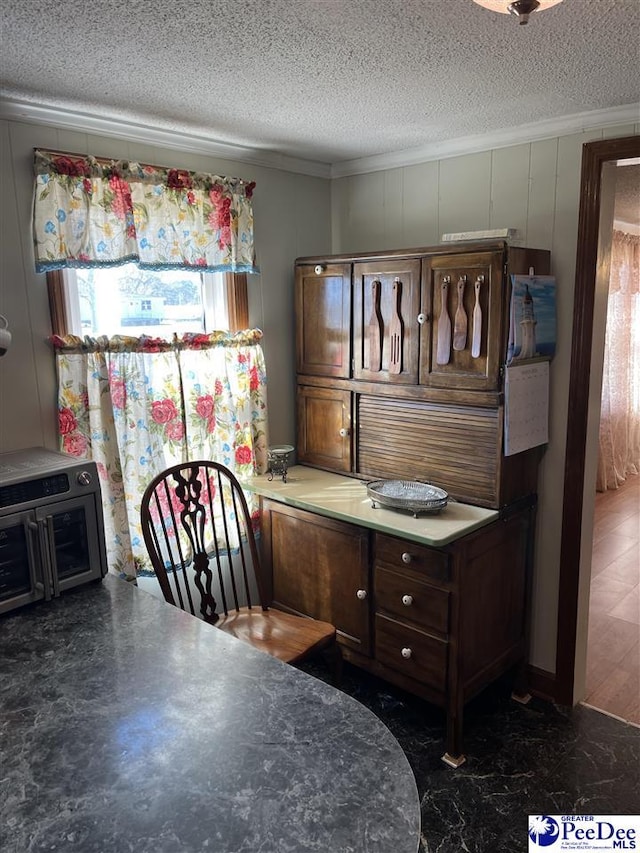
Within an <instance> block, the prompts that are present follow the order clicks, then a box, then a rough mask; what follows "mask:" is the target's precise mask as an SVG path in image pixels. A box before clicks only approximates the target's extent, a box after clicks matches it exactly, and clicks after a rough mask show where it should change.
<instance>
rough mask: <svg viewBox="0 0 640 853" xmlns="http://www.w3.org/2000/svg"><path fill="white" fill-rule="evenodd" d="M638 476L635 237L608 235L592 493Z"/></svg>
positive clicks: (639, 245) (638, 253) (639, 328)
mask: <svg viewBox="0 0 640 853" xmlns="http://www.w3.org/2000/svg"><path fill="white" fill-rule="evenodd" d="M638 473H640V237H634V236H632V235H630V234H625V233H623V232H621V231H614V232H613V242H612V247H611V274H610V280H609V299H608V307H607V330H606V338H605V353H604V370H603V376H602V400H601V410H600V442H599V455H598V475H597V481H596V488H597V490H598V491H600V492H604V491H606V490H607V489H617V488H618V487H619V486H620V485H621V484H622V483H623V482H624V481H625V480H626V479H627V477H628V476H629V475H630V474H638Z"/></svg>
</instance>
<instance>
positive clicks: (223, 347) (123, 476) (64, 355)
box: [53, 329, 268, 577]
mask: <svg viewBox="0 0 640 853" xmlns="http://www.w3.org/2000/svg"><path fill="white" fill-rule="evenodd" d="M261 337H262V333H261V332H260V331H259V330H257V329H256V330H250V331H247V332H239V333H237V334H235V335H231V334H227V333H223V332H214V333H213V334H211V335H200V334H197V335H193V334H192V335H184V336H183V337H181V338H177V337H174V339H173V340H172V341H166V340H162V339H157V338H150V337H141V338H127V337H113V338H106V337H103V338H97V339H96V338H84V339H81V338H77V337H74V336H67V337H65V338H59V337H56V338H54V339H53V343H54V346H55V349H56V361H57V369H58V403H59V428H60V438H61V447H62V450H64V451H65V452H66V453H69V454H71V455H73V456H77V457H80V458H84V459H93V460H95V462H96V463H97V466H98V471H99V475H100V483H101V488H102V504H103V510H104V523H105V536H106V544H107V560H108V564H109V568H110V570H111V571H113V572H115V573H116V574H120V575H121V576H124V577H133V576H135V575H136V574H141V573H142V574H144V573H152V569H151V565H150V563H149V561H148V557H147V553H146V549H145V546H144V542H143V539H142V533H141V527H140V502H141V499H142V495H143V493H144V490H145V488H146V486H147V484H148V483H149V482H150V481H151V479H152V478H153V477H154V476H155V475H156V474H158V473H160V472H161V471H163V470H164V469H165V468H167V467H169V466H170V465H173V464H177V463H179V462H186V461H191V460H197V459H215V460H216V461H218V462H222V463H223V464H224V465H226V466H227V467H228V468H230V469H231V470H232V471H234V472H235V474H236V476H237V477H238V478H239V479H240V480H242V478H243V477H247V476H251V475H252V474H254V473H264V471H265V470H266V467H267V445H268V438H267V395H266V374H265V366H264V357H263V353H262V347H261V346H260V343H259V342H260V339H261Z"/></svg>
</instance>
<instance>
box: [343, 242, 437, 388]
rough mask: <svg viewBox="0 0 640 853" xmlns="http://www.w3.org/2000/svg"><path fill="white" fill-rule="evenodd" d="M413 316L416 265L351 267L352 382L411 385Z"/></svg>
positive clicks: (414, 377)
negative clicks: (352, 319)
mask: <svg viewBox="0 0 640 853" xmlns="http://www.w3.org/2000/svg"><path fill="white" fill-rule="evenodd" d="M419 312H420V260H406V259H404V260H403V259H402V258H399V259H395V258H394V259H391V260H387V261H372V262H366V263H365V262H362V263H356V264H354V267H353V317H354V326H353V338H354V341H353V349H354V366H353V375H354V378H355V379H366V380H369V381H372V382H394V383H400V384H413V385H415V384H416V383H417V381H418V329H419V325H418V314H419Z"/></svg>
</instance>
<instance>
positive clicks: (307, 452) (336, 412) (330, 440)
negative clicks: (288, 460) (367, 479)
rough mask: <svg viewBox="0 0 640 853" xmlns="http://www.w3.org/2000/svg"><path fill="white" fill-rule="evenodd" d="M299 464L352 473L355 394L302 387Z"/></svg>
mask: <svg viewBox="0 0 640 853" xmlns="http://www.w3.org/2000/svg"><path fill="white" fill-rule="evenodd" d="M297 435H298V439H297V440H298V461H299V462H305V463H307V464H308V465H317V466H318V467H320V468H328V469H329V470H330V471H339V472H349V471H351V458H352V453H351V447H352V442H351V393H350V392H349V391H341V390H340V389H337V388H316V387H315V386H311V385H299V386H298V429H297Z"/></svg>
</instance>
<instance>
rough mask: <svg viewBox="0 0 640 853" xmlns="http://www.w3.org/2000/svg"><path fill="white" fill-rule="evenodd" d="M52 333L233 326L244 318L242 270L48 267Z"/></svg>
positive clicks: (156, 333)
mask: <svg viewBox="0 0 640 853" xmlns="http://www.w3.org/2000/svg"><path fill="white" fill-rule="evenodd" d="M47 282H48V287H49V302H50V307H51V319H52V328H53V332H54V334H57V335H60V336H63V335H66V334H74V335H78V336H80V337H83V336H85V335H89V336H90V337H97V336H99V335H107V336H109V337H110V336H112V335H131V336H139V335H142V334H146V335H151V336H153V337H167V336H169V337H170V336H171V335H173V333H174V332H175V333H176V334H177V335H178V336H180V335H182V334H184V333H186V332H212V331H231V332H237V331H240V330H242V329H246V328H247V327H248V325H249V323H248V311H247V289H246V276H244V275H241V274H233V273H199V272H195V271H181V270H172V271H155V270H141V269H139V268H138V267H137V266H136V265H135V264H125V265H123V266H119V267H110V268H102V269H65V270H59V271H55V272H50V273H47Z"/></svg>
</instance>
